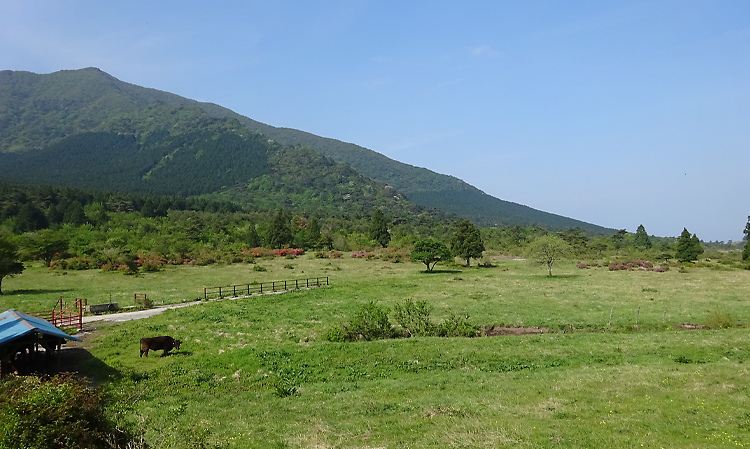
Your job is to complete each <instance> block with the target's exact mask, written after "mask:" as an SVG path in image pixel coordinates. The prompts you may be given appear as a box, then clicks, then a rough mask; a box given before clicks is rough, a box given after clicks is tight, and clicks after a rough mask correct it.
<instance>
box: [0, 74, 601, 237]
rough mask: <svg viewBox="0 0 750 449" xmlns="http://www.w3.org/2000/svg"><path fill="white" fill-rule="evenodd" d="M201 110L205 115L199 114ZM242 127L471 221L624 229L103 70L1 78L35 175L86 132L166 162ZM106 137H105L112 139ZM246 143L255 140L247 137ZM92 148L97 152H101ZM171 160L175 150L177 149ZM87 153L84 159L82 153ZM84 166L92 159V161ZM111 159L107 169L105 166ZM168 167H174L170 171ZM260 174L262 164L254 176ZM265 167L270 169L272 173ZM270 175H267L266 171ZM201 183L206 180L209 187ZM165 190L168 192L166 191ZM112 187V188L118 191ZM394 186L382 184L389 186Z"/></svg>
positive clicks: (1, 123) (3, 106) (12, 122)
mask: <svg viewBox="0 0 750 449" xmlns="http://www.w3.org/2000/svg"><path fill="white" fill-rule="evenodd" d="M198 108H200V110H202V111H204V112H205V114H200V113H197V112H196V111H197V109H198ZM232 126H234V127H236V128H242V127H245V128H246V129H248V130H252V131H255V132H260V133H262V134H263V136H265V140H266V143H268V144H272V143H273V142H267V139H272V140H273V141H275V142H276V143H278V144H281V146H282V147H299V146H303V147H309V148H311V149H313V150H315V151H316V152H318V153H320V154H321V155H323V156H325V158H330V159H332V160H333V161H335V162H337V163H344V164H348V165H350V166H351V167H353V168H354V169H356V170H357V171H358V172H359V173H361V174H362V175H364V177H367V178H372V179H374V180H377V181H381V182H382V183H385V184H387V185H388V186H391V187H393V188H394V189H395V190H396V191H400V192H404V193H405V194H406V197H407V199H408V200H410V201H412V202H414V203H416V204H417V205H419V206H422V207H424V208H428V209H440V210H442V211H444V212H448V213H455V214H457V215H460V216H463V217H466V218H469V219H470V220H472V221H473V222H475V223H476V224H478V225H480V226H509V225H516V224H520V225H539V226H542V227H545V228H547V229H550V230H563V229H568V228H572V227H580V228H582V229H584V230H586V231H587V232H589V233H591V234H611V233H612V232H614V230H612V229H607V228H604V227H601V226H597V225H593V224H590V223H585V222H582V221H579V220H574V219H571V218H567V217H563V216H560V215H555V214H550V213H546V212H542V211H538V210H535V209H532V208H530V207H527V206H524V205H520V204H516V203H512V202H508V201H504V200H500V199H497V198H495V197H492V196H490V195H487V194H485V193H484V192H482V191H481V190H479V189H477V188H475V187H473V186H471V185H469V184H467V183H465V182H464V181H462V180H460V179H458V178H455V177H453V176H447V175H441V174H438V173H435V172H432V171H430V170H427V169H425V168H419V167H414V166H411V165H408V164H403V163H400V162H398V161H395V160H393V159H390V158H388V157H386V156H383V155H382V154H379V153H376V152H375V151H372V150H368V149H366V148H363V147H360V146H357V145H354V144H350V143H345V142H341V141H338V140H335V139H329V138H324V137H320V136H316V135H313V134H310V133H306V132H303V131H299V130H295V129H289V128H275V127H272V126H269V125H266V124H264V123H261V122H257V121H255V120H252V119H250V118H248V117H244V116H242V115H239V114H237V113H235V112H233V111H231V110H229V109H226V108H223V107H221V106H218V105H215V104H212V103H200V102H197V101H194V100H190V99H186V98H183V97H180V96H178V95H174V94H170V93H167V92H162V91H158V90H155V89H148V88H144V87H140V86H136V85H133V84H129V83H125V82H122V81H120V80H118V79H116V78H114V77H112V76H111V75H108V74H107V73H104V72H102V71H101V70H99V69H95V68H88V69H81V70H69V71H60V72H55V73H52V74H47V75H38V74H34V73H30V72H14V71H7V70H6V71H0V154H2V153H16V154H15V155H14V156H13V157H11V158H7V154H6V155H3V157H2V158H0V163H3V164H11V163H12V164H20V165H14V166H16V167H26V169H25V170H31V169H32V168H33V167H37V168H38V167H39V165H38V164H41V163H42V162H41V161H42V160H50V161H51V160H57V161H58V164H56V165H55V164H53V165H54V166H55V167H57V168H58V169H60V170H62V167H64V165H61V164H62V162H64V160H63V159H60V158H53V157H52V153H54V152H56V151H59V150H60V147H58V146H55V145H59V144H62V145H63V146H64V147H66V148H70V147H71V145H72V144H73V142H74V141H71V140H69V139H71V138H73V136H76V135H78V134H82V133H97V132H99V133H108V134H107V135H108V137H107V138H113V135H112V133H115V134H122V135H132V136H135V138H137V139H138V140H139V142H138V145H146V146H147V147H148V148H149V150H148V151H146V152H145V153H144V152H143V150H142V148H141V149H139V150H138V153H137V154H138V155H140V156H144V157H152V158H153V157H161V158H164V157H167V154H162V153H159V151H155V150H154V149H155V148H156V147H159V148H162V149H163V150H165V151H166V149H168V148H173V149H174V146H175V145H178V144H180V142H182V143H181V144H182V145H186V143H185V141H184V139H183V140H180V139H179V138H177V137H176V136H177V135H180V134H184V136H183V137H186V136H188V135H190V134H189V133H190V132H191V131H196V130H200V129H202V128H203V127H208V128H207V129H211V131H207V132H214V133H219V134H221V135H222V137H221V138H222V139H230V138H229V137H227V136H226V135H225V133H232V132H234V133H238V135H241V134H242V132H240V131H239V130H237V129H233V128H232ZM212 127H213V128H212ZM217 127H218V128H221V130H219V129H218V128H217ZM159 133H160V134H159ZM186 133H187V134H186ZM155 134H158V135H160V136H161V137H160V139H161V140H159V141H158V142H157V141H151V142H141V141H140V139H143V138H144V137H145V136H152V135H155ZM100 137H101V138H104V136H103V135H102V136H100ZM204 137H205V136H204ZM78 138H79V139H84V140H86V139H91V138H93V136H92V135H87V137H78ZM243 138H249V137H248V136H247V135H245V136H244V137H243ZM255 139H256V140H257V141H258V142H260V141H263V140H264V138H261V137H256V138H255ZM157 140H158V139H157ZM200 142H203V144H200ZM200 145H203V150H202V151H203V153H201V154H206V151H207V150H208V148H209V147H210V144H209V142H208V141H206V140H205V139H204V140H202V141H201V138H200V137H199V138H198V140H197V141H196V144H195V145H193V147H195V148H197V146H200ZM35 151H41V152H40V153H39V154H40V155H41V154H44V156H43V157H41V156H23V153H27V152H35ZM91 151H94V150H93V148H92V149H91ZM130 151H135V147H132V148H130ZM191 151H193V150H191ZM199 151H200V150H197V149H194V152H193V153H189V152H187V151H185V152H183V154H182V155H179V156H178V157H177V159H180V158H181V157H183V156H184V155H186V154H192V157H193V158H194V159H193V160H191V163H192V164H193V165H195V162H196V161H197V160H198V159H197V158H196V157H198V158H199V157H200V156H198V153H199ZM167 153H169V152H168V151H167ZM82 154H83V153H81V154H79V156H81V155H82ZM240 154H244V153H240ZM82 157H83V156H82ZM92 157H93V156H92ZM184 157H186V156H184ZM253 158H254V160H255V161H260V160H261V159H259V158H258V155H257V154H255V155H254V156H253ZM94 159H95V158H94ZM126 159H128V158H121V159H120V160H121V161H122V162H124V163H127V164H135V163H136V162H135V161H134V160H129V161H126ZM139 160H140V159H139ZM84 161H88V159H85V160H84ZM84 161H81V162H84ZM101 162H102V163H104V161H101ZM110 162H111V161H110ZM110 162H107V163H110ZM205 162H210V163H211V164H214V165H216V163H217V162H216V161H210V158H204V159H203V161H200V163H199V164H198V165H199V166H201V165H202V164H204V163H205ZM138 163H142V164H145V165H142V166H139V167H138V168H137V169H136V167H131V168H133V169H134V170H135V171H136V172H138V173H140V175H139V176H141V177H143V176H150V175H148V173H146V172H148V167H149V165H148V163H146V162H145V160H143V161H141V162H138ZM150 163H151V164H155V163H156V162H154V161H153V160H151V162H150ZM24 164H25V165H24ZM35 164H36V165H35ZM164 164H165V163H163V164H162V165H163V167H157V168H158V170H161V173H162V174H163V173H167V172H168V170H170V169H172V168H173V167H177V166H179V164H183V165H190V164H188V162H187V159H184V160H182V159H180V160H177V161H174V162H171V161H170V163H169V164H166V165H164ZM211 164H209V166H211V168H209V166H206V168H207V169H208V170H209V171H212V173H214V174H215V176H218V177H221V176H225V175H224V174H221V173H220V170H222V169H223V170H227V169H229V170H230V172H226V173H229V174H227V175H226V176H227V178H226V180H227V181H226V184H223V183H219V184H223V185H221V186H218V187H219V188H220V189H221V188H224V189H225V190H226V187H227V185H229V184H231V182H229V181H236V182H239V179H240V178H241V177H240V178H236V179H235V178H234V177H233V176H232V175H231V169H230V168H228V167H225V166H221V164H218V165H216V166H215V167H214V166H213V165H211ZM105 165H106V164H105ZM167 166H169V167H170V168H169V169H167V168H166V167H167ZM65 167H66V168H65V171H68V172H69V171H70V170H72V168H69V167H67V166H65ZM152 167H155V166H152ZM52 168H54V167H52ZM255 168H258V167H254V168H253V169H255ZM258 169H260V168H258ZM19 170H20V168H19ZM144 170H145V171H146V172H144ZM158 170H157V171H158ZM260 170H261V171H262V169H260ZM21 171H23V170H21ZM92 171H93V170H90V171H89V174H90V175H92ZM96 171H97V173H99V172H106V167H105V166H100V167H99V168H97V169H96ZM253 173H255V172H253ZM258 173H260V172H258ZM115 174H117V173H115ZM120 175H122V176H125V174H124V173H120ZM128 176H133V175H128ZM260 176H261V177H262V176H263V174H261V175H260ZM268 176H270V174H268ZM0 177H2V178H3V179H8V180H13V179H10V178H9V177H6V175H2V174H0ZM18 177H23V176H21V175H20V174H18V173H17V174H16V175H14V176H13V177H11V178H18ZM94 177H96V176H94ZM250 177H252V176H249V177H248V179H249V178H250ZM157 178H158V177H157ZM287 178H288V177H287ZM27 179H28V177H27ZM102 179H105V178H102ZM112 179H114V178H112ZM267 179H269V178H267ZM288 181H289V179H287V180H286V181H284V177H283V176H280V175H279V176H278V177H277V179H276V181H275V182H277V183H281V184H277V185H276V187H278V188H280V189H283V188H284V187H285V186H284V184H283V183H284V182H288ZM102 182H104V181H102ZM142 182H143V183H144V184H143V185H148V186H149V188H150V189H152V190H153V191H154V192H157V193H178V192H166V191H163V190H160V189H162V188H163V186H166V185H173V184H170V182H171V181H163V182H162V181H159V180H157V179H154V180H147V179H145V178H143V179H142ZM200 182H201V183H203V182H206V181H205V180H201V181H200ZM160 183H161V184H160ZM178 184H179V183H178ZM209 184H210V183H209ZM209 184H206V186H207V187H206V188H209V187H208V185H209ZM160 185H161V186H162V187H157V186H160ZM180 185H181V184H180ZM112 187H113V186H110V188H112ZM216 187H217V185H213V184H211V185H210V188H216ZM266 187H267V186H266ZM384 187H385V186H381V188H384ZM373 188H374V187H373ZM189 191H190V192H192V191H193V190H191V188H190V187H189V186H182V187H180V188H179V192H189ZM306 191H308V190H306ZM234 192H235V193H234V194H233V196H234V197H236V198H245V199H246V200H250V198H251V197H252V196H251V195H248V194H247V192H246V191H243V190H242V189H239V190H235V191H234ZM310 195H312V194H311V193H310V192H309V191H308V193H307V196H308V197H309V196H310ZM269 197H270V196H269ZM277 199H278V198H277ZM269 201H270V200H269ZM402 202H403V201H402Z"/></svg>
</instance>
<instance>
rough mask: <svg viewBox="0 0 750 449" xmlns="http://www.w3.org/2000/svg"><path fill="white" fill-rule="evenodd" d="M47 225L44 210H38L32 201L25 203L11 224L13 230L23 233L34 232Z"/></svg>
mask: <svg viewBox="0 0 750 449" xmlns="http://www.w3.org/2000/svg"><path fill="white" fill-rule="evenodd" d="M47 226H48V222H47V217H45V216H44V212H42V211H41V210H39V208H38V207H36V206H35V205H34V204H33V203H26V204H24V205H23V206H21V209H19V211H18V215H16V221H15V224H14V225H13V232H14V233H16V234H23V233H24V232H34V231H37V230H39V229H44V228H46V227H47Z"/></svg>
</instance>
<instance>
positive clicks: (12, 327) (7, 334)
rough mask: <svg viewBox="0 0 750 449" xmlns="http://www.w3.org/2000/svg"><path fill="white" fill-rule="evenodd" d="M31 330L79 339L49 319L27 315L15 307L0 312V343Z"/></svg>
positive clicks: (69, 338)
mask: <svg viewBox="0 0 750 449" xmlns="http://www.w3.org/2000/svg"><path fill="white" fill-rule="evenodd" d="M31 332H38V333H40V334H47V335H52V336H54V337H60V338H66V339H68V340H75V341H81V339H80V338H78V337H74V336H72V335H68V334H66V333H65V332H63V331H61V330H60V329H58V328H56V327H55V326H54V325H52V323H50V322H49V321H46V320H43V319H41V318H37V317H34V316H31V315H27V314H25V313H23V312H19V311H18V310H16V309H9V310H6V311H5V312H3V313H0V345H2V344H3V343H5V342H8V341H11V340H15V339H16V338H18V337H22V336H24V335H26V334H29V333H31Z"/></svg>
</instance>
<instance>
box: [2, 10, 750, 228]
mask: <svg viewBox="0 0 750 449" xmlns="http://www.w3.org/2000/svg"><path fill="white" fill-rule="evenodd" d="M0 12H2V13H1V14H0V69H7V70H26V71H31V72H36V73H50V72H54V71H57V70H62V69H78V68H83V67H99V68H100V69H102V70H104V71H105V72H107V73H110V74H111V75H113V76H115V77H117V78H119V79H121V80H123V81H127V82H130V83H134V84H138V85H141V86H145V87H152V88H156V89H160V90H164V91H168V92H172V93H175V94H178V95H181V96H184V97H188V98H192V99H196V100H200V101H209V102H213V103H217V104H220V105H222V106H225V107H228V108H230V109H232V110H234V111H236V112H238V113H240V114H243V115H246V116H248V117H250V118H253V119H255V120H258V121H261V122H264V123H268V124H270V125H273V126H280V127H290V128H297V129H301V130H304V131H308V132H311V133H314V134H318V135H321V136H325V137H332V138H336V139H339V140H343V141H347V142H352V143H356V144H358V145H362V146H364V147H366V148H370V149H372V150H375V151H377V152H380V153H382V154H385V155H387V156H389V157H391V158H393V159H396V160H399V161H401V162H405V163H408V164H412V165H416V166H420V167H426V168H429V169H431V170H434V171H436V172H439V173H445V174H450V175H453V176H456V177H459V178H461V179H463V180H465V181H466V182H468V183H470V184H472V185H474V186H476V187H478V188H480V189H482V190H484V191H485V192H487V193H488V194H490V195H493V196H496V197H498V198H501V199H504V200H508V201H513V202H517V203H521V204H525V205H528V206H531V207H534V208H536V209H540V210H544V211H547V212H553V213H556V214H560V215H564V216H568V217H572V218H576V219H580V220H583V221H587V222H590V223H595V224H599V225H602V226H607V227H611V228H625V229H627V230H628V231H630V232H635V229H636V228H637V227H638V225H639V224H643V225H644V226H645V227H646V230H647V231H648V232H649V233H650V234H653V235H660V236H677V235H679V234H680V232H681V231H682V229H683V227H687V229H688V230H689V231H690V232H693V233H696V234H697V235H698V237H700V238H701V239H703V240H723V241H726V240H730V239H731V240H735V241H736V240H740V239H741V238H742V229H744V227H745V223H746V222H747V217H748V215H749V214H750V199H749V198H748V193H750V191H749V190H747V189H748V187H747V182H746V181H743V180H747V179H748V168H750V2H748V1H746V0H739V1H722V0H711V1H690V0H680V1H648V2H639V1H633V2H628V1H611V2H610V1H590V2H589V1H575V2H572V1H542V0H540V1H516V2H504V1H462V2H448V1H439V0H432V1H409V2H403V1H386V0H380V1H327V2H326V1H320V2H310V1H297V2H292V1H279V2H267V1H265V2H254V1H243V2H239V1H238V2H230V1H224V2H197V1H180V2H176V1H158V2H153V1H129V2H101V1H78V0H67V1H64V2H62V1H34V0H23V1H16V0H3V2H2V4H1V5H0Z"/></svg>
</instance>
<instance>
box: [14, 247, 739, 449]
mask: <svg viewBox="0 0 750 449" xmlns="http://www.w3.org/2000/svg"><path fill="white" fill-rule="evenodd" d="M287 263H289V261H288V260H279V261H276V260H269V261H262V262H260V264H261V265H263V266H264V267H267V268H268V272H265V273H255V272H253V271H252V266H251V265H232V266H225V267H202V268H197V267H186V268H179V269H176V270H174V271H167V272H164V273H156V274H153V275H151V274H149V275H146V276H144V277H143V278H140V279H139V278H132V277H126V276H121V275H109V274H101V273H84V274H86V275H98V276H103V277H104V278H105V279H106V280H108V281H110V280H111V282H112V283H111V284H109V286H112V287H119V288H121V289H122V290H127V289H133V288H135V287H141V286H146V285H152V288H153V289H154V295H160V294H161V295H164V297H165V298H173V299H174V300H175V301H174V302H179V301H180V300H183V299H194V297H189V296H188V297H184V298H181V297H180V296H179V295H178V294H176V293H170V291H171V289H175V290H176V291H183V292H187V293H189V292H190V291H195V290H196V289H198V288H201V287H202V285H201V283H204V282H205V284H204V285H221V284H222V283H226V284H230V283H245V282H252V281H253V280H256V279H257V280H258V281H261V280H262V281H267V280H273V279H284V278H289V270H288V269H284V268H283V264H287ZM292 263H293V264H294V265H295V269H294V271H295V273H294V274H295V275H297V274H300V273H301V272H302V271H304V276H300V277H306V276H308V275H309V276H316V275H326V274H329V275H330V276H331V282H332V286H331V287H327V288H317V289H313V290H305V291H296V292H289V293H284V294H278V295H264V296H253V297H249V298H240V299H235V300H224V301H221V302H210V303H203V304H201V305H198V306H193V307H189V308H183V309H176V310H170V311H167V312H165V313H163V314H161V315H158V316H156V317H153V318H149V319H147V320H140V321H134V322H127V323H123V324H118V325H106V324H98V325H97V326H99V327H98V329H97V331H96V332H94V333H93V334H92V335H91V336H90V337H89V338H88V339H87V341H86V346H87V350H88V351H89V352H90V353H91V354H92V355H93V356H95V357H96V359H87V360H84V361H82V364H81V367H80V369H81V371H82V372H85V373H87V374H88V375H90V376H92V378H93V379H94V381H95V382H96V383H98V384H101V385H104V386H105V387H106V388H107V389H108V390H109V391H110V392H111V393H112V394H113V395H115V396H118V397H120V398H127V401H128V403H129V404H132V407H131V408H130V409H129V411H128V415H127V416H129V419H131V420H132V421H133V422H140V423H142V428H144V429H146V437H147V440H148V441H149V442H150V444H151V446H152V447H164V448H166V447H190V446H193V447H201V445H202V446H204V447H214V446H216V447H238V448H244V447H257V448H268V447H288V448H306V447H321V448H323V447H341V448H362V447H373V448H374V447H411V448H428V447H456V448H458V447H471V448H474V447H479V448H482V447H488V448H489V447H493V448H495V447H510V446H523V447H570V448H578V447H633V446H635V447H640V444H643V445H644V447H660V446H663V447H711V446H718V445H720V444H730V443H731V444H732V445H735V444H743V445H746V444H750V414H748V411H747V410H748V405H750V404H748V401H750V390H749V389H748V388H749V387H748V385H750V383H749V382H748V374H750V372H749V371H748V369H747V368H748V365H747V363H748V359H750V350H748V348H747V341H748V334H747V329H746V328H745V327H744V326H743V327H736V326H734V327H730V328H727V329H721V330H691V331H686V330H677V329H676V325H677V324H678V323H682V322H696V323H706V322H707V320H708V318H709V317H710V316H711V313H712V312H713V311H715V310H717V309H720V310H721V311H722V312H723V313H726V314H730V315H732V316H733V317H734V319H735V320H736V321H738V322H740V323H746V322H747V318H748V310H747V307H746V306H745V304H744V303H743V300H742V298H743V296H744V294H745V293H744V292H747V291H749V290H748V287H750V278H749V276H748V273H747V272H744V271H718V270H709V269H702V268H698V269H690V270H688V273H678V272H677V271H670V272H667V273H653V272H608V271H605V270H604V269H601V270H596V269H592V270H578V269H576V268H574V267H572V266H571V267H567V266H561V267H559V269H558V270H559V272H560V274H561V276H553V277H552V278H550V277H547V276H545V275H544V273H543V271H541V270H539V269H536V268H533V267H530V266H528V265H526V264H523V263H519V262H513V261H509V262H499V263H498V265H499V267H498V268H495V269H481V270H480V269H465V270H463V271H462V272H461V273H460V276H456V274H455V273H441V274H438V275H435V274H432V275H429V276H425V275H422V274H421V273H419V270H420V269H421V267H419V268H417V267H418V265H416V264H384V263H382V262H378V261H364V260H336V261H330V260H325V261H323V260H316V259H312V258H302V259H298V260H294V261H292ZM571 265H572V264H571ZM502 268H505V269H506V271H502ZM182 270H184V271H182ZM297 270H299V272H297ZM26 274H27V273H24V275H22V276H18V277H17V278H14V279H13V280H12V281H11V282H8V290H9V293H10V294H11V295H12V293H13V290H14V289H15V288H20V289H30V288H31V287H29V286H28V284H27V286H23V285H19V284H18V282H20V281H21V280H22V279H23V277H24V276H26ZM28 274H30V276H29V279H30V278H35V279H36V281H37V282H38V283H39V285H44V288H45V289H51V288H54V289H58V288H65V289H78V288H81V289H89V291H91V292H95V291H96V288H97V287H96V286H94V285H86V286H83V287H79V286H78V283H79V282H81V281H82V280H83V279H84V278H79V277H78V276H79V273H69V274H68V275H66V276H56V275H50V274H49V273H46V272H44V271H43V270H37V271H34V270H31V273H28ZM258 274H260V275H262V276H263V278H262V279H261V278H260V276H259V277H256V278H253V277H252V276H256V275H258ZM282 275H283V276H282ZM269 277H270V278H269ZM457 277H460V278H461V280H457V279H456V278H457ZM47 278H53V279H59V278H65V279H67V282H68V283H67V284H66V283H63V282H60V283H59V284H58V285H57V286H54V287H49V286H47V285H46V283H45V282H44V281H45V279H47ZM157 280H161V283H162V284H163V287H164V289H163V290H160V287H159V285H160V284H159V282H157ZM29 282H30V281H29ZM139 282H146V283H145V284H138V283H139ZM148 282H153V284H147V283H148ZM4 285H5V284H4ZM105 287H108V285H105ZM36 288H40V287H39V286H37V287H36ZM179 289H182V290H179ZM187 293H186V296H187ZM38 296H39V297H42V296H44V293H40V294H39V295H38ZM33 297H34V294H30V295H29V294H24V295H19V296H18V298H19V299H18V301H19V304H23V301H33V300H34V298H33ZM14 298H16V297H15V296H14ZM407 298H411V299H414V300H425V301H428V303H429V304H430V305H431V306H432V307H433V317H434V318H435V319H437V320H439V319H442V318H445V317H446V316H448V315H449V314H450V313H453V312H455V313H468V314H469V315H470V321H472V322H474V323H476V324H486V325H492V324H509V325H526V326H548V327H550V329H552V330H553V331H556V332H555V333H549V334H541V335H529V336H521V337H492V338H475V339H467V338H431V337H430V338H428V337H423V338H410V339H400V340H381V341H374V342H357V343H330V342H327V341H324V339H323V338H322V335H324V334H325V332H326V331H327V330H328V329H329V328H330V327H331V326H334V325H338V324H340V323H341V322H343V321H345V320H347V319H348V318H349V317H351V316H352V314H353V313H354V312H355V311H356V310H357V308H358V307H359V306H361V305H362V304H365V303H366V302H368V301H370V300H377V301H378V302H379V303H380V304H382V305H384V306H386V307H390V308H391V309H392V308H393V305H395V304H402V303H403V301H404V300H405V299H407ZM4 299H5V298H3V300H4ZM156 300H157V302H158V301H159V299H158V298H157V299H156ZM29 303H30V302H29ZM638 307H640V315H639V325H640V327H639V328H638V329H637V330H636V329H634V328H633V324H634V322H635V318H636V313H637V310H638ZM612 308H614V312H612ZM610 313H612V325H610V326H607V322H608V321H609V319H610ZM572 327H575V328H576V329H577V330H575V331H573V332H570V330H571V328H572ZM563 330H565V331H567V332H568V333H563ZM157 335H171V336H173V337H175V338H178V339H181V340H182V341H183V344H182V346H181V350H180V351H176V352H175V353H174V354H172V355H170V356H168V357H164V358H160V357H149V358H139V357H138V354H139V344H138V342H139V340H140V338H141V337H146V336H157ZM158 354H160V353H158Z"/></svg>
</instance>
